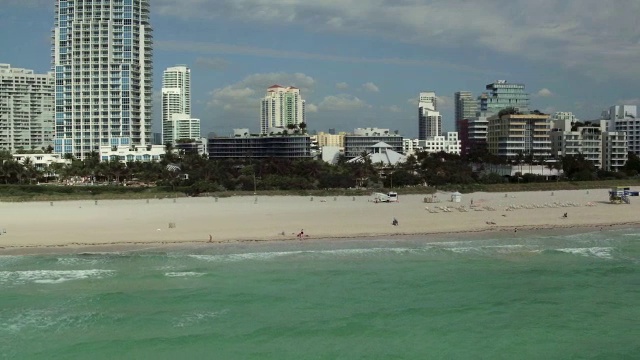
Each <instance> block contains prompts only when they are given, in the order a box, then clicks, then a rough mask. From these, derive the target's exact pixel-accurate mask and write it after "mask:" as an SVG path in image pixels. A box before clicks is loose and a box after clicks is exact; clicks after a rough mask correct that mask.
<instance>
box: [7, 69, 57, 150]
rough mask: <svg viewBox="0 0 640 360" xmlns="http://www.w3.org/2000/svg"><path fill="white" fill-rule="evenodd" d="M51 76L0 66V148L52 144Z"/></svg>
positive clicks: (18, 148) (20, 148)
mask: <svg viewBox="0 0 640 360" xmlns="http://www.w3.org/2000/svg"><path fill="white" fill-rule="evenodd" d="M53 84H54V80H53V73H48V74H35V73H34V72H33V70H27V69H18V68H11V66H10V65H9V64H0V149H2V150H9V151H11V152H15V151H16V150H27V151H29V150H40V149H41V148H42V147H47V146H49V145H53V104H54V100H53Z"/></svg>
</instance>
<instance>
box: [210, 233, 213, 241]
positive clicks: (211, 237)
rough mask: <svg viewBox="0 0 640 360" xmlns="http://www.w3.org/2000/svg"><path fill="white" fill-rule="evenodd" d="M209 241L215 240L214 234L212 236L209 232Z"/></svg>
mask: <svg viewBox="0 0 640 360" xmlns="http://www.w3.org/2000/svg"><path fill="white" fill-rule="evenodd" d="M209 242H213V236H211V234H209Z"/></svg>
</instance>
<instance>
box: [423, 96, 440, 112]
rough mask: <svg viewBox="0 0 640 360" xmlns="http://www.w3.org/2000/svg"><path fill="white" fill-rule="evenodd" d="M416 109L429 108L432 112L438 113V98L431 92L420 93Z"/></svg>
mask: <svg viewBox="0 0 640 360" xmlns="http://www.w3.org/2000/svg"><path fill="white" fill-rule="evenodd" d="M418 107H425V108H429V109H431V110H433V111H438V98H437V97H436V93H435V92H433V91H425V92H421V93H420V99H419V100H418Z"/></svg>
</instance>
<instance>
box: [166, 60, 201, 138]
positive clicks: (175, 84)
mask: <svg viewBox="0 0 640 360" xmlns="http://www.w3.org/2000/svg"><path fill="white" fill-rule="evenodd" d="M197 138H200V119H194V118H192V117H191V69H189V68H188V67H186V66H184V65H180V66H174V67H170V68H167V69H166V70H165V71H164V73H163V75H162V143H163V144H166V143H175V142H176V140H179V139H197Z"/></svg>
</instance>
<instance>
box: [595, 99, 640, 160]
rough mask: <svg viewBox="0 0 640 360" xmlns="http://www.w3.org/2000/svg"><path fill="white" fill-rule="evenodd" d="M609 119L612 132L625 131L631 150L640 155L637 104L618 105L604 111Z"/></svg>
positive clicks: (639, 123)
mask: <svg viewBox="0 0 640 360" xmlns="http://www.w3.org/2000/svg"><path fill="white" fill-rule="evenodd" d="M603 115H605V119H606V120H609V131H610V132H624V133H626V134H627V144H628V146H629V151H631V152H633V153H634V154H636V155H640V119H638V108H637V107H636V106H635V105H616V106H612V107H611V108H609V112H608V113H606V112H605V113H604V114H603Z"/></svg>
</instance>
